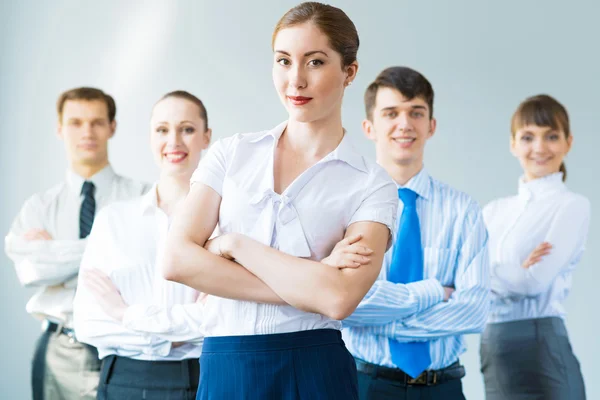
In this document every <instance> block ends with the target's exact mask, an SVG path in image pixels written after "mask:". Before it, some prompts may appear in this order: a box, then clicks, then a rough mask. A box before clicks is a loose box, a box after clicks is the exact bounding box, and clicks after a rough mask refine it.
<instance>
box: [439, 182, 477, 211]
mask: <svg viewBox="0 0 600 400" xmlns="http://www.w3.org/2000/svg"><path fill="white" fill-rule="evenodd" d="M430 179H431V186H432V193H433V195H434V196H436V197H438V198H439V199H441V200H442V201H443V202H444V203H445V204H452V207H453V208H454V210H456V211H457V212H461V211H463V212H465V213H472V212H475V213H479V212H481V207H480V206H479V203H478V202H477V201H476V200H475V199H474V198H473V197H472V196H471V195H469V194H467V193H465V192H463V191H461V190H458V189H456V188H454V187H452V186H450V185H449V184H447V183H445V182H441V181H439V180H437V179H435V178H431V177H430Z"/></svg>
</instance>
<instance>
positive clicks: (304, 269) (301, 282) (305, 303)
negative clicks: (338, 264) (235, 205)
mask: <svg viewBox="0 0 600 400" xmlns="http://www.w3.org/2000/svg"><path fill="white" fill-rule="evenodd" d="M233 243H234V244H233V245H232V250H231V255H232V256H233V257H234V258H235V260H236V261H237V262H238V263H240V264H241V265H243V266H244V267H245V268H247V269H248V270H250V271H251V272H252V273H253V274H255V275H256V276H258V277H259V278H260V279H261V280H263V281H264V282H265V283H266V284H267V285H268V286H269V287H270V288H272V289H273V290H274V291H275V293H277V295H279V296H280V297H281V298H282V299H283V300H284V301H285V302H287V303H288V304H290V305H292V306H294V307H296V308H298V309H300V310H303V311H307V312H313V313H319V314H323V315H326V316H329V317H330V318H334V319H343V318H345V317H347V316H348V315H349V314H350V313H351V312H352V311H354V309H355V308H356V306H357V305H358V303H359V301H360V298H357V299H356V301H355V302H353V301H352V299H351V296H350V290H349V283H348V275H350V274H352V273H355V272H356V270H352V269H343V270H340V269H338V268H333V267H330V266H327V265H324V264H322V263H320V262H316V261H311V260H306V259H303V258H298V257H294V256H291V255H289V254H285V253H283V252H281V251H279V250H276V249H273V248H271V247H269V246H266V245H264V244H262V243H259V242H257V241H255V240H253V239H251V238H249V237H247V236H244V235H236V238H235V240H234V241H233ZM365 267H367V266H366V265H364V266H362V267H360V268H365Z"/></svg>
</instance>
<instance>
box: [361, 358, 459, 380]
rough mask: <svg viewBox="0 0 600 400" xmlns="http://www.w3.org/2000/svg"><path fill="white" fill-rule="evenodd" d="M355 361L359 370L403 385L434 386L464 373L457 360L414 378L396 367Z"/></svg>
mask: <svg viewBox="0 0 600 400" xmlns="http://www.w3.org/2000/svg"><path fill="white" fill-rule="evenodd" d="M355 361H356V369H357V370H358V371H359V372H361V373H363V374H367V375H371V376H372V377H374V378H383V379H388V380H391V381H395V382H399V383H401V384H403V385H405V386H434V385H439V384H440V383H444V382H448V381H451V380H454V379H461V378H462V377H464V376H465V375H466V373H465V367H463V366H462V365H460V363H459V362H458V361H457V362H455V363H454V364H451V365H449V366H448V367H446V368H442V369H438V370H435V371H431V370H430V371H424V372H423V373H422V374H421V375H419V376H417V377H416V378H413V377H411V376H410V375H407V374H406V373H405V372H404V371H402V370H400V369H397V368H388V367H382V366H380V365H375V364H370V363H368V362H365V361H362V360H359V359H355Z"/></svg>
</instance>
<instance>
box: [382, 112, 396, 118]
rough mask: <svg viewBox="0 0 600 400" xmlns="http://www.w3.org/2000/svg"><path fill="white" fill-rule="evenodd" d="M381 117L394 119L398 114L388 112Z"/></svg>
mask: <svg viewBox="0 0 600 400" xmlns="http://www.w3.org/2000/svg"><path fill="white" fill-rule="evenodd" d="M383 116H384V117H386V118H390V119H394V118H396V117H397V116H398V113H397V112H396V111H388V112H386V113H385V114H383Z"/></svg>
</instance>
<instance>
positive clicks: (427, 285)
mask: <svg viewBox="0 0 600 400" xmlns="http://www.w3.org/2000/svg"><path fill="white" fill-rule="evenodd" d="M406 287H407V288H408V289H409V290H410V291H413V292H414V293H415V294H416V297H417V299H418V303H419V309H418V311H417V312H420V311H423V310H426V309H428V308H429V307H432V306H434V305H436V304H437V303H441V302H442V301H444V287H443V286H442V284H441V283H440V282H439V281H438V280H437V279H426V280H423V281H418V282H411V283H407V284H406Z"/></svg>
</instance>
